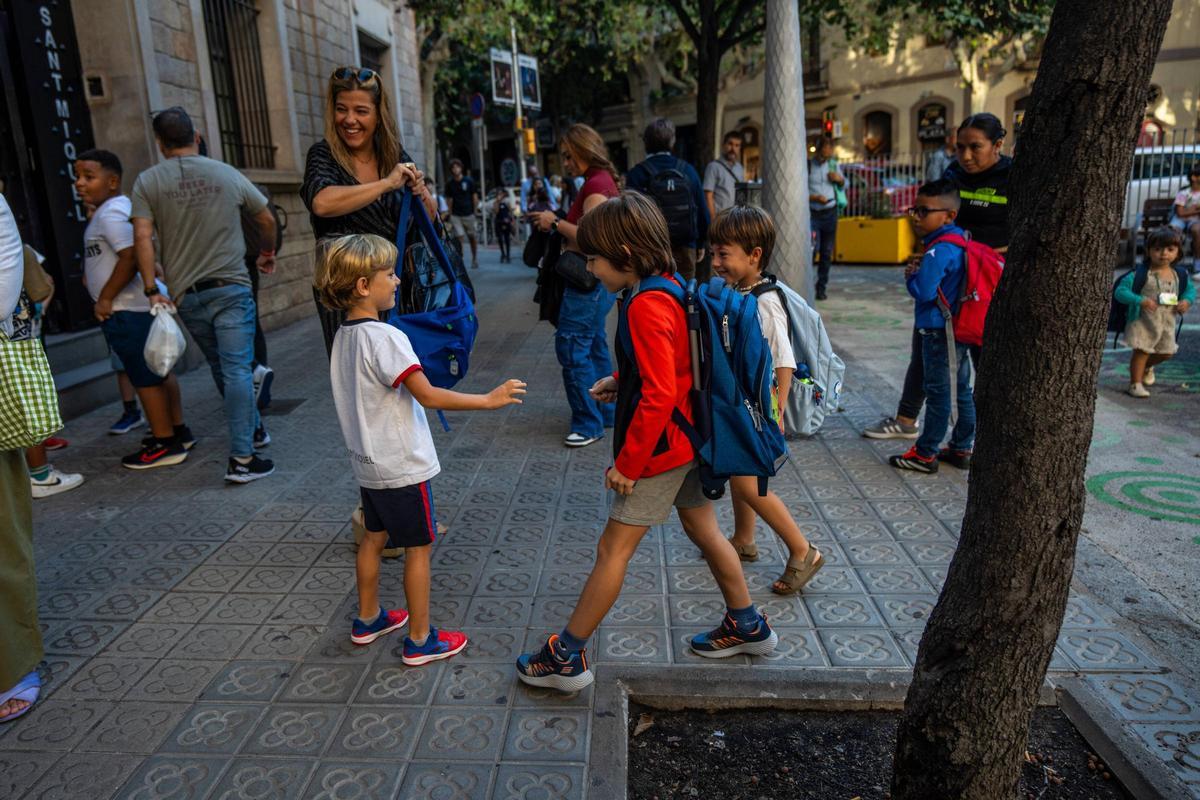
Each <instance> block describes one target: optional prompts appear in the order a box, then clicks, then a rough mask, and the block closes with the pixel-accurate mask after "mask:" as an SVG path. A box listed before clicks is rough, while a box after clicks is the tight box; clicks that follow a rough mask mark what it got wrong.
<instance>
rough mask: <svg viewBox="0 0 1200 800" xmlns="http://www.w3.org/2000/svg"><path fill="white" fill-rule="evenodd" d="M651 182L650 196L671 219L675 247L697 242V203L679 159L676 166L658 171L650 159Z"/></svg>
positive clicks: (648, 189)
mask: <svg viewBox="0 0 1200 800" xmlns="http://www.w3.org/2000/svg"><path fill="white" fill-rule="evenodd" d="M645 164H646V169H648V170H650V183H649V184H648V185H647V187H646V194H647V195H649V196H650V199H652V200H653V201H654V202H655V204H656V205H657V206H658V209H659V211H661V212H662V214H663V216H664V217H665V218H666V220H667V231H668V232H669V233H670V234H671V246H672V247H681V246H684V245H690V244H691V243H692V242H694V241H696V236H697V234H698V233H699V231H698V230H697V226H696V203H695V201H694V200H693V199H692V187H691V185H690V184H689V183H688V179H687V177H686V176H685V175H684V174H683V169H682V166H681V164H680V163H679V159H675V166H673V167H668V168H667V169H662V170H656V169H655V168H654V166H653V165H652V164H651V163H650V161H649V160H647V161H646V162H645Z"/></svg>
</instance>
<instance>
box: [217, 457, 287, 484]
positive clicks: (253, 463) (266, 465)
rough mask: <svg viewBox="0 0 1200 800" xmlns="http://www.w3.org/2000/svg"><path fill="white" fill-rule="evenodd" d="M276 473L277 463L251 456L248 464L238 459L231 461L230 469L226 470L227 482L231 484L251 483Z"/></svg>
mask: <svg viewBox="0 0 1200 800" xmlns="http://www.w3.org/2000/svg"><path fill="white" fill-rule="evenodd" d="M274 471H275V462H274V461H271V460H270V459H268V458H259V457H258V456H251V457H250V461H249V462H248V463H246V464H242V463H240V462H238V460H237V459H236V458H230V459H229V468H228V469H226V470H225V480H227V481H229V482H230V483H249V482H250V481H256V480H258V479H259V478H265V477H267V476H268V475H270V474H271V473H272V472H274Z"/></svg>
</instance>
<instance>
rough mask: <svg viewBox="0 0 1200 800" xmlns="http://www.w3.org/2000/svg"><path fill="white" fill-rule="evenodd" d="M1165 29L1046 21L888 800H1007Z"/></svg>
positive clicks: (1116, 16) (1111, 8) (1083, 9)
mask: <svg viewBox="0 0 1200 800" xmlns="http://www.w3.org/2000/svg"><path fill="white" fill-rule="evenodd" d="M1170 15H1171V0H1144V1H1143V2H1142V3H1140V4H1139V6H1138V12H1137V13H1136V14H1131V13H1129V6H1128V4H1127V3H1126V2H1125V1H1124V0H1059V2H1058V5H1057V7H1056V8H1055V10H1054V13H1053V16H1052V18H1051V22H1050V29H1049V33H1048V35H1047V37H1046V41H1045V46H1044V50H1043V54H1042V60H1041V67H1040V69H1039V70H1038V74H1037V79H1036V81H1035V83H1034V86H1033V94H1032V96H1031V97H1030V105H1029V107H1028V109H1027V111H1026V114H1025V121H1024V125H1023V127H1022V132H1021V138H1020V140H1019V141H1018V143H1017V152H1016V163H1015V165H1014V168H1013V177H1012V185H1011V188H1010V191H1009V197H1010V204H1011V208H1012V211H1011V218H1010V219H1011V228H1012V245H1011V247H1010V249H1009V253H1008V265H1007V267H1006V268H1005V271H1004V278H1003V279H1002V280H1001V282H1000V286H999V290H998V292H997V294H996V297H995V299H994V300H993V302H992V307H991V311H990V313H989V315H988V330H987V334H986V339H987V340H986V342H985V343H984V352H985V353H986V355H985V356H984V358H983V362H982V369H981V370H980V372H979V377H978V382H977V386H976V392H975V398H976V405H977V409H978V419H979V430H978V437H977V444H976V449H975V456H974V459H973V464H972V469H971V475H970V489H969V493H968V497H967V509H966V517H965V519H964V520H963V526H962V533H961V536H960V538H959V544H958V549H957V552H956V553H955V556H954V560H953V561H952V562H951V564H950V567H949V570H948V572H947V576H946V583H945V587H944V588H943V590H942V594H941V597H940V598H939V599H938V603H937V606H936V607H935V608H934V610H933V613H932V614H931V615H930V618H929V623H928V627H926V629H925V633H924V636H923V637H922V639H921V645H920V648H919V650H918V653H917V664H916V668H915V669H914V672H913V682H912V685H911V687H910V689H909V692H908V697H907V700H906V701H905V709H904V716H903V718H902V720H901V723H900V729H899V732H898V741H897V745H896V757H895V771H894V776H893V780H892V797H893V798H895V800H927V799H928V798H934V797H935V798H939V799H943V800H948V799H950V798H964V799H966V798H971V800H974V799H975V798H981V797H986V798H1005V797H1013V796H1014V794H1015V789H1016V784H1017V780H1018V775H1019V770H1020V759H1021V754H1022V751H1023V749H1024V747H1025V742H1026V737H1027V735H1028V731H1029V720H1030V716H1031V714H1032V710H1033V706H1034V703H1035V701H1036V697H1037V691H1038V687H1039V685H1040V684H1041V682H1042V680H1043V678H1044V676H1045V674H1046V669H1047V667H1048V666H1049V663H1050V658H1051V655H1052V652H1053V649H1054V643H1055V640H1056V639H1057V637H1058V631H1059V628H1060V626H1061V624H1062V617H1063V611H1064V609H1065V607H1066V601H1067V591H1068V588H1069V584H1070V579H1071V573H1072V570H1073V568H1074V556H1075V544H1076V540H1077V538H1078V536H1079V528H1080V525H1081V523H1082V519H1083V506H1084V497H1085V494H1084V482H1083V478H1084V468H1085V467H1086V464H1087V455H1088V443H1089V440H1090V438H1091V435H1092V424H1093V415H1094V411H1095V400H1096V376H1097V371H1098V369H1099V366H1100V356H1101V353H1102V350H1103V340H1104V319H1105V315H1106V313H1107V309H1108V304H1109V281H1110V280H1111V276H1112V253H1113V252H1114V250H1115V247H1116V240H1117V234H1118V230H1119V228H1120V213H1121V207H1122V196H1123V193H1124V191H1125V182H1126V179H1127V177H1128V175H1129V168H1130V162H1131V159H1132V154H1133V148H1134V143H1135V140H1136V134H1137V123H1138V122H1139V121H1140V119H1141V115H1142V111H1143V110H1144V108H1145V104H1146V97H1147V92H1148V86H1149V81H1150V75H1151V71H1152V69H1153V67H1154V62H1155V59H1156V58H1157V55H1158V51H1159V48H1160V46H1161V45H1162V39H1163V34H1164V32H1165V30H1166V26H1167V20H1168V19H1169V17H1170ZM1081 219H1087V220H1090V221H1091V224H1088V225H1083V226H1081V225H1079V220H1081ZM1063 287H1070V297H1064V295H1063Z"/></svg>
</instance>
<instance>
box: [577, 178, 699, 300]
mask: <svg viewBox="0 0 1200 800" xmlns="http://www.w3.org/2000/svg"><path fill="white" fill-rule="evenodd" d="M575 241H576V243H577V244H578V245H579V249H580V250H581V251H583V252H584V253H585V254H587V255H591V256H601V257H603V258H604V259H605V260H606V261H610V262H612V264H613V266H614V267H616V268H617V269H619V270H621V271H622V272H636V273H637V275H638V277H639V278H649V277H650V276H651V275H662V274H664V273H666V274H670V273H674V272H675V259H674V257H673V256H672V255H671V234H670V233H668V231H667V221H666V219H664V218H663V215H662V212H661V211H659V210H658V205H657V204H655V202H654V201H653V200H651V199H650V198H648V197H646V196H645V195H644V194H640V193H638V192H634V191H627V192H624V193H623V194H621V195H618V196H617V197H613V198H610V199H608V200H605V201H604V202H603V203H601V204H600V205H598V206H596V207H595V208H593V209H592V210H591V211H589V212H588V213H586V214H584V215H583V216H582V217H580V219H579V229H578V230H577V231H576V233H575Z"/></svg>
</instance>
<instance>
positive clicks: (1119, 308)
mask: <svg viewBox="0 0 1200 800" xmlns="http://www.w3.org/2000/svg"><path fill="white" fill-rule="evenodd" d="M1174 270H1175V275H1176V276H1177V277H1178V279H1179V295H1180V297H1182V296H1183V293H1184V292H1186V291H1187V287H1188V279H1189V277H1188V271H1187V270H1186V269H1184V268H1183V267H1179V266H1176V267H1174ZM1131 272H1132V273H1133V286H1132V287H1130V288H1131V289H1132V290H1133V293H1134V294H1137V295H1140V294H1141V293H1142V289H1143V288H1145V286H1146V279H1147V278H1148V277H1149V276H1150V269H1149V267H1147V266H1146V265H1145V264H1138V265H1137V266H1136V267H1134V268H1133V269H1127V270H1125V271H1124V272H1122V273H1121V274H1120V275H1119V276H1117V279H1116V280H1115V281H1113V286H1112V303H1111V304H1110V305H1109V307H1108V328H1107V330H1108V332H1109V333H1111V334H1112V335H1113V347H1116V346H1117V337H1118V336H1119V335H1121V334H1122V333H1124V332H1125V325H1126V324H1127V323H1128V321H1129V307H1128V306H1126V305H1125V304H1124V303H1121V302H1118V301H1117V287H1118V286H1119V285H1120V284H1121V281H1123V280H1125V278H1126V276H1128V275H1129V273H1131ZM1182 326H1183V317H1180V318H1179V323H1178V327H1182ZM1176 334H1178V330H1177V331H1176Z"/></svg>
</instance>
